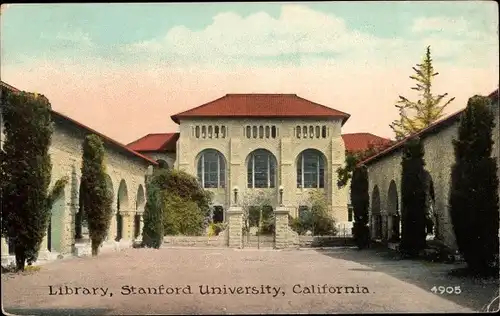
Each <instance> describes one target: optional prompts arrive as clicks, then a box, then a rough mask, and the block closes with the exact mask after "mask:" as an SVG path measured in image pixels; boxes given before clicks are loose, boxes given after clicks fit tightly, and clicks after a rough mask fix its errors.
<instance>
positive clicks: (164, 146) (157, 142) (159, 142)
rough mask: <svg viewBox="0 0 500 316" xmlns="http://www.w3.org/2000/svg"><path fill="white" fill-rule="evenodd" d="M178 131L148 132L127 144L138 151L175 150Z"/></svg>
mask: <svg viewBox="0 0 500 316" xmlns="http://www.w3.org/2000/svg"><path fill="white" fill-rule="evenodd" d="M178 139H179V133H156V134H148V135H146V136H144V137H141V138H139V139H138V140H136V141H133V142H131V143H130V144H128V145H127V147H128V148H130V149H133V150H135V151H139V152H145V151H175V150H176V143H177V140H178Z"/></svg>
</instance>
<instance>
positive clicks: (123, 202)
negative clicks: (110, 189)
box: [116, 179, 128, 241]
mask: <svg viewBox="0 0 500 316" xmlns="http://www.w3.org/2000/svg"><path fill="white" fill-rule="evenodd" d="M124 210H128V190H127V183H126V182H125V180H123V179H122V180H121V181H120V186H119V187H118V199H117V203H116V241H120V240H121V239H122V237H123V216H122V214H121V212H122V211H124Z"/></svg>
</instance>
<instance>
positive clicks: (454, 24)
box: [411, 16, 470, 33]
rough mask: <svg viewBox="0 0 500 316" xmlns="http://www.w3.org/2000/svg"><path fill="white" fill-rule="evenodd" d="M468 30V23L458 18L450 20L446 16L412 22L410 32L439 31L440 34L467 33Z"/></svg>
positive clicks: (418, 19) (421, 18)
mask: <svg viewBox="0 0 500 316" xmlns="http://www.w3.org/2000/svg"><path fill="white" fill-rule="evenodd" d="M469 29H470V23H469V22H468V21H467V20H466V19H464V18H463V17H460V18H450V17H446V16H434V17H420V18H417V19H415V20H414V21H413V26H412V28H411V30H412V31H413V32H415V33H420V32H428V31H441V32H443V31H444V32H450V31H452V32H455V33H462V32H467V31H469Z"/></svg>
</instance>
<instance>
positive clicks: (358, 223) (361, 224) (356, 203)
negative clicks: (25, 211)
mask: <svg viewBox="0 0 500 316" xmlns="http://www.w3.org/2000/svg"><path fill="white" fill-rule="evenodd" d="M351 203H352V206H353V210H354V225H353V234H354V241H355V242H356V245H357V246H358V248H359V249H363V248H365V247H367V246H368V244H369V241H370V229H369V227H368V208H369V206H370V195H369V193H368V169H367V168H366V166H360V167H357V168H356V169H355V170H354V172H353V175H352V181H351Z"/></svg>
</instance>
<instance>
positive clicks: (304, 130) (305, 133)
mask: <svg viewBox="0 0 500 316" xmlns="http://www.w3.org/2000/svg"><path fill="white" fill-rule="evenodd" d="M302 137H304V138H307V126H303V127H302Z"/></svg>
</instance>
